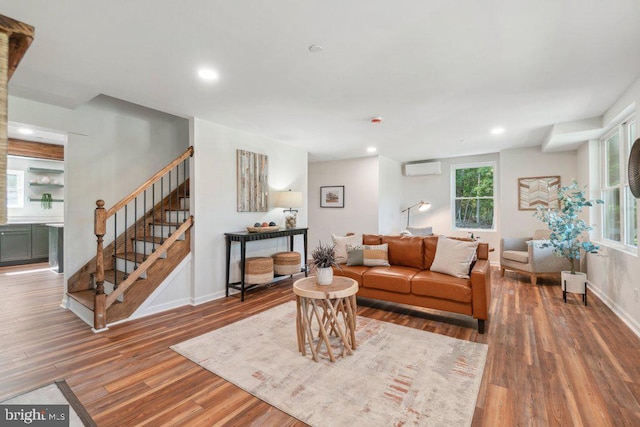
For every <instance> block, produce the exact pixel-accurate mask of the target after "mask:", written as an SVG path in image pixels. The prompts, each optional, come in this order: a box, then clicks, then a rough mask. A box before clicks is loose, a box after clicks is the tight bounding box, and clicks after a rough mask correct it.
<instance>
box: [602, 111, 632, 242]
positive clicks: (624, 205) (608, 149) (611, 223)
mask: <svg viewBox="0 0 640 427" xmlns="http://www.w3.org/2000/svg"><path fill="white" fill-rule="evenodd" d="M636 135H637V133H636V119H635V116H630V117H627V119H625V120H623V121H622V122H621V123H620V124H619V125H617V126H615V127H614V128H613V129H611V130H610V131H609V132H608V133H607V134H606V135H605V136H604V137H603V138H602V139H601V140H600V153H601V159H602V162H601V172H602V173H601V174H600V175H601V179H600V181H601V182H600V191H601V198H602V200H603V201H604V204H603V205H602V239H603V240H604V241H605V242H610V243H613V244H618V245H623V246H624V247H626V248H630V249H635V248H637V246H638V224H637V218H638V216H637V203H636V199H635V198H634V197H633V195H632V194H631V190H630V189H629V180H628V177H627V165H628V163H629V153H630V151H631V146H632V144H633V141H635V139H636V137H637V136H636Z"/></svg>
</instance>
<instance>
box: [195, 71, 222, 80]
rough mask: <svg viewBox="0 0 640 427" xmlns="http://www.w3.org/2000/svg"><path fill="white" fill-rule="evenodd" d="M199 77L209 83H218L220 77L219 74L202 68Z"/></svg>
mask: <svg viewBox="0 0 640 427" xmlns="http://www.w3.org/2000/svg"><path fill="white" fill-rule="evenodd" d="M198 76H200V78H201V79H202V80H206V81H208V82H213V81H216V80H218V78H219V77H220V76H219V75H218V72H217V71H215V70H212V69H211V68H201V69H200V70H198Z"/></svg>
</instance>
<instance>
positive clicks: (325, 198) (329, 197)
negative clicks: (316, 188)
mask: <svg viewBox="0 0 640 427" xmlns="http://www.w3.org/2000/svg"><path fill="white" fill-rule="evenodd" d="M320 207H321V208H344V185H334V186H331V187H329V186H327V187H320Z"/></svg>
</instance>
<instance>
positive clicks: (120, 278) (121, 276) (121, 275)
mask: <svg viewBox="0 0 640 427" xmlns="http://www.w3.org/2000/svg"><path fill="white" fill-rule="evenodd" d="M129 274H131V273H129ZM104 280H105V281H107V282H109V283H113V284H115V283H116V280H117V283H122V282H124V281H125V280H126V277H125V272H124V271H120V270H105V271H104ZM138 280H144V279H143V278H137V279H136V281H138Z"/></svg>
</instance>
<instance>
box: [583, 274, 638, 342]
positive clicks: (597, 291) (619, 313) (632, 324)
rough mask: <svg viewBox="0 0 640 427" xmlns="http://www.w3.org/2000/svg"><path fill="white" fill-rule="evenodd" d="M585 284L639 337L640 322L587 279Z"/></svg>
mask: <svg viewBox="0 0 640 427" xmlns="http://www.w3.org/2000/svg"><path fill="white" fill-rule="evenodd" d="M587 284H588V286H589V290H590V291H591V292H593V293H594V294H596V296H597V297H598V298H600V300H601V301H602V302H603V303H604V304H605V305H606V306H607V307H609V308H610V309H611V311H613V312H614V313H615V315H616V316H618V317H619V318H620V319H621V320H622V321H623V322H624V323H625V324H626V325H627V326H628V327H629V329H631V330H632V331H633V333H634V334H636V335H637V336H638V337H640V324H639V323H638V322H636V321H635V320H634V319H633V318H632V317H631V316H630V315H629V313H627V312H626V311H624V310H623V309H622V308H621V307H620V306H619V305H618V304H616V302H615V301H613V300H612V299H611V298H609V297H608V296H607V295H605V294H604V293H603V292H602V291H601V290H600V289H598V288H597V287H595V286H594V285H593V283H591V282H590V281H589V280H587Z"/></svg>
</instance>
